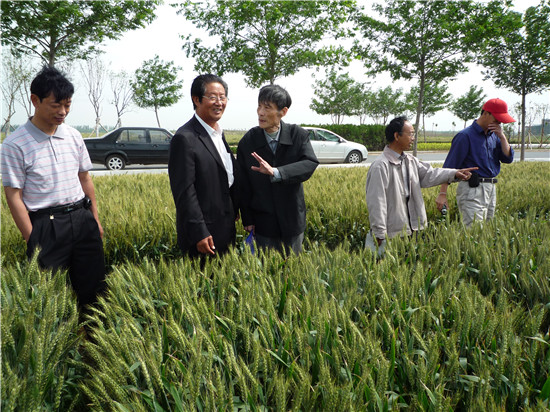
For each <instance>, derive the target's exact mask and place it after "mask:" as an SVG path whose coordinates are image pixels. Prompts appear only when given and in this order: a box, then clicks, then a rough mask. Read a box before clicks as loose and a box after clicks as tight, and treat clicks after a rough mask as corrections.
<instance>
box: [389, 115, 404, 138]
mask: <svg viewBox="0 0 550 412" xmlns="http://www.w3.org/2000/svg"><path fill="white" fill-rule="evenodd" d="M408 121H409V120H408V119H407V118H406V117H405V116H399V117H396V118H395V119H393V120H392V121H391V122H389V123H388V125H387V126H386V142H388V143H391V142H393V141H394V139H395V132H397V133H401V132H402V131H403V126H405V122H408Z"/></svg>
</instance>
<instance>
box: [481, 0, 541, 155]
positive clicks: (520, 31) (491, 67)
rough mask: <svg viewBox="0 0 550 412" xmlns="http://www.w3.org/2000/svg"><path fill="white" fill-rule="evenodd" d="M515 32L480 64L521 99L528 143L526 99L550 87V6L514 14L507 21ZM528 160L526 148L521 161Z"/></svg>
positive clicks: (496, 41)
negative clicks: (525, 157)
mask: <svg viewBox="0 0 550 412" xmlns="http://www.w3.org/2000/svg"><path fill="white" fill-rule="evenodd" d="M504 23H505V24H506V25H507V26H509V27H510V28H511V29H512V32H506V33H502V34H501V35H499V36H498V37H495V38H493V39H492V41H489V42H488V47H486V48H485V49H484V50H483V53H481V54H480V55H479V63H480V64H482V65H483V67H484V69H485V70H486V74H487V77H488V78H490V79H491V80H492V81H494V83H495V85H496V86H497V87H501V88H505V89H509V90H511V91H513V92H514V93H517V94H519V95H520V96H521V98H522V99H521V106H522V107H521V119H518V120H520V122H521V135H522V141H524V140H525V123H526V122H525V110H526V104H525V96H526V95H527V94H530V93H537V92H541V91H543V90H548V89H549V88H550V53H548V50H550V3H549V2H548V0H542V1H541V2H540V3H539V4H538V5H537V6H536V7H529V8H528V9H527V10H526V11H525V13H524V14H523V15H521V14H519V13H513V14H511V15H510V16H509V18H508V20H507V21H506V22H504ZM523 157H524V148H523V146H522V151H521V158H522V160H523Z"/></svg>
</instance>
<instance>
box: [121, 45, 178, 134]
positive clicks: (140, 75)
mask: <svg viewBox="0 0 550 412" xmlns="http://www.w3.org/2000/svg"><path fill="white" fill-rule="evenodd" d="M180 70H181V68H180V67H177V66H174V62H173V61H170V62H165V61H162V60H160V58H159V56H158V55H155V57H154V58H152V59H150V60H146V61H144V62H143V64H142V65H141V67H140V68H138V69H137V70H136V74H135V79H134V80H133V81H132V82H131V85H132V89H133V91H134V101H135V102H136V104H137V105H138V106H139V107H145V108H147V107H153V108H154V109H155V115H156V116H157V123H158V126H159V127H161V126H160V121H159V116H158V109H159V108H160V107H168V106H172V105H173V104H175V103H176V102H177V101H178V100H179V99H180V98H181V86H182V85H181V83H180V82H179V81H178V80H177V78H178V72H179V71H180Z"/></svg>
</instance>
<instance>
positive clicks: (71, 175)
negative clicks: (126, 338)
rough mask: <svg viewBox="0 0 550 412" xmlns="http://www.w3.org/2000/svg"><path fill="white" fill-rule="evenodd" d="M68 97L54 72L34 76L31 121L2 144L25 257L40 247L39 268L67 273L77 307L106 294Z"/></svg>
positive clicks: (90, 191) (86, 160) (68, 89)
mask: <svg viewBox="0 0 550 412" xmlns="http://www.w3.org/2000/svg"><path fill="white" fill-rule="evenodd" d="M73 93H74V87H73V85H72V84H71V82H70V81H69V80H68V79H67V78H65V76H64V75H63V74H62V73H60V72H59V71H58V70H57V69H55V68H54V67H48V66H45V67H44V68H43V69H42V70H41V71H40V73H39V74H38V75H37V76H36V77H35V79H34V80H33V81H32V83H31V101H32V104H33V106H34V108H35V112H34V116H33V117H31V118H30V119H29V120H28V121H27V123H25V124H24V125H22V126H20V127H19V128H18V129H17V130H16V131H14V132H13V133H12V134H11V135H9V136H8V137H7V138H6V139H5V140H4V143H3V146H2V182H3V185H4V191H5V193H6V199H7V202H8V206H9V208H10V211H11V214H12V216H13V220H14V221H15V224H16V225H17V228H18V229H19V230H20V231H21V234H22V235H23V238H24V239H25V241H26V242H27V255H28V257H29V258H30V257H32V255H33V253H34V251H35V249H36V248H40V254H39V256H38V261H39V263H40V265H41V266H42V267H43V268H48V269H53V270H58V269H68V271H69V277H70V279H71V284H72V286H73V289H74V290H75V292H76V295H77V298H78V303H79V305H80V306H81V307H82V306H84V305H87V304H89V303H93V302H94V301H95V300H96V295H97V293H99V292H100V291H101V290H103V288H104V280H105V263H104V256H103V242H102V240H101V238H102V236H103V228H102V227H101V224H100V222H99V218H98V214H97V204H96V199H95V190H94V184H93V182H92V179H91V176H90V174H89V173H88V171H89V170H90V169H91V168H92V163H91V161H90V157H89V155H88V151H87V150H86V146H85V145H84V141H83V139H82V136H81V134H80V133H79V132H78V131H77V130H75V129H74V128H72V127H70V126H67V125H66V124H65V123H64V122H65V118H66V116H67V115H68V113H69V110H70V108H71V100H72V95H73Z"/></svg>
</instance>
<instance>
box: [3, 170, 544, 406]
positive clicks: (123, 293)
mask: <svg viewBox="0 0 550 412" xmlns="http://www.w3.org/2000/svg"><path fill="white" fill-rule="evenodd" d="M365 181H366V169H363V168H350V169H319V170H317V171H316V172H315V174H314V176H313V177H312V178H311V179H310V180H309V181H308V182H306V184H305V192H306V204H307V208H308V227H307V231H306V236H305V237H306V240H305V245H304V253H302V254H301V255H300V256H299V257H294V256H293V257H289V258H286V259H285V258H284V257H282V256H280V255H278V254H276V253H272V252H268V253H263V252H260V253H259V254H256V255H253V254H251V253H250V251H249V249H248V248H247V247H246V246H245V245H244V242H243V235H244V232H243V230H242V227H240V224H239V231H238V236H239V237H238V242H237V245H236V246H235V248H234V249H233V250H232V251H231V252H230V253H229V254H228V255H226V256H224V257H223V258H218V259H213V260H211V261H209V262H207V263H206V265H205V266H204V267H202V268H201V267H200V265H198V264H197V263H196V262H192V261H189V260H188V259H186V258H182V257H181V254H180V252H179V251H178V248H177V245H176V233H175V220H174V215H175V209H174V205H173V201H172V197H171V193H170V189H169V184H168V177H167V176H163V175H134V176H117V177H97V178H94V183H95V185H96V192H97V195H98V201H99V212H100V217H101V220H102V224H103V226H104V229H105V252H106V261H107V264H108V265H109V268H110V270H109V275H108V280H107V281H108V292H107V294H106V295H105V296H104V297H102V298H101V299H100V301H99V302H98V304H97V306H96V307H94V309H93V311H92V314H91V315H90V316H89V317H88V318H87V319H86V320H85V322H86V323H87V325H88V330H89V333H88V336H87V337H85V336H83V335H82V334H81V333H80V332H79V331H80V330H81V327H82V323H80V322H79V317H78V312H77V307H76V300H75V297H74V294H73V292H72V290H71V289H70V287H68V286H67V280H66V275H65V274H64V273H61V274H60V273H56V274H52V273H50V272H48V271H42V270H40V269H39V268H38V267H37V264H36V261H35V260H32V261H30V262H27V261H26V258H25V253H24V251H25V244H24V241H23V240H22V239H21V236H20V234H19V232H18V231H17V229H16V228H15V225H14V224H13V221H12V220H11V217H10V215H9V211H8V209H7V207H6V204H5V198H4V197H2V220H1V226H2V227H1V234H2V244H1V252H2V258H1V259H2V284H1V299H2V301H1V303H2V312H1V315H2V319H1V320H2V321H1V333H2V385H1V394H0V395H1V407H2V410H7V411H8V410H13V411H38V410H40V411H41V410H62V411H69V410H75V411H80V410H95V411H190V410H200V411H214V410H219V411H233V410H239V411H240V410H243V411H245V410H256V411H267V410H270V411H271V410H277V411H287V410H295V411H311V410H323V411H325V410H326V411H331V410H340V411H341V410H346V411H348V410H349V411H353V410H356V411H389V410H400V409H406V410H419V411H436V410H447V411H451V410H472V411H478V410H483V411H493V410H495V411H502V410H507V411H516V410H529V411H531V410H532V411H539V410H548V408H549V399H550V348H549V346H550V336H549V327H550V263H549V259H548V251H549V250H550V190H548V188H549V187H550V166H549V165H548V164H547V163H517V164H512V165H504V166H503V170H502V173H501V175H500V176H499V183H498V206H497V213H496V217H495V219H493V220H492V221H490V222H486V223H485V224H484V225H483V226H481V225H475V226H473V227H472V228H470V229H465V228H464V227H463V226H462V225H461V223H460V221H459V217H458V214H457V211H456V205H455V204H454V203H455V198H454V193H455V188H454V187H453V186H451V187H450V190H449V202H450V204H451V209H450V213H449V216H448V218H447V219H446V220H443V219H441V218H440V217H439V216H438V213H437V211H436V208H435V204H434V198H435V196H436V195H437V193H438V188H430V189H425V190H424V192H423V193H424V196H425V201H426V205H427V212H428V220H429V221H430V225H429V227H428V228H427V229H426V230H425V231H424V232H423V233H422V235H421V236H418V237H417V238H413V239H411V240H408V239H394V240H392V241H391V242H390V243H389V245H388V248H387V252H386V256H385V257H384V259H382V260H377V259H376V257H375V256H373V254H371V253H370V252H369V251H365V250H364V249H363V242H364V238H365V235H366V233H367V231H368V229H369V224H368V213H367V210H366V205H365V204H366V202H365V199H364V196H365V195H364V193H365V188H364V186H365Z"/></svg>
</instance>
